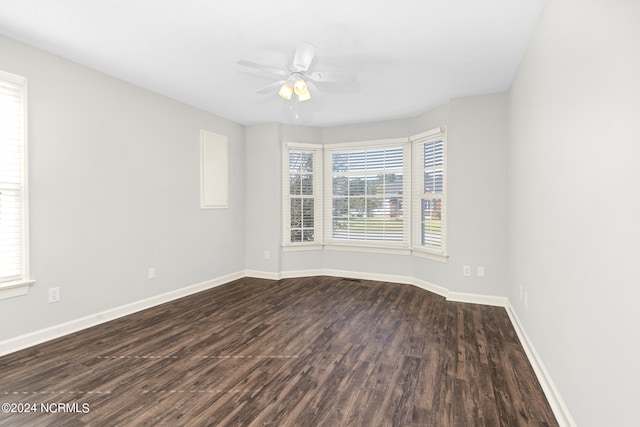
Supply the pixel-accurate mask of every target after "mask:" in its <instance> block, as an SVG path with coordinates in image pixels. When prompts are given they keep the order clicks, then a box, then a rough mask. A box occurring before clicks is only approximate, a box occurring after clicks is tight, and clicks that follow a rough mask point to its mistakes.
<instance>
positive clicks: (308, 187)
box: [301, 175, 313, 196]
mask: <svg viewBox="0 0 640 427" xmlns="http://www.w3.org/2000/svg"><path fill="white" fill-rule="evenodd" d="M301 181H302V182H301V187H302V188H301V192H302V194H303V195H305V196H312V195H313V176H312V175H302V176H301Z"/></svg>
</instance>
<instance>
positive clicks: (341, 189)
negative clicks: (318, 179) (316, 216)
mask: <svg viewBox="0 0 640 427" xmlns="http://www.w3.org/2000/svg"><path fill="white" fill-rule="evenodd" d="M347 182H348V180H347V177H345V176H334V177H333V195H334V196H346V195H347V194H348V187H347Z"/></svg>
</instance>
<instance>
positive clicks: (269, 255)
mask: <svg viewBox="0 0 640 427" xmlns="http://www.w3.org/2000/svg"><path fill="white" fill-rule="evenodd" d="M269 258H271V254H270V253H269V251H264V259H269Z"/></svg>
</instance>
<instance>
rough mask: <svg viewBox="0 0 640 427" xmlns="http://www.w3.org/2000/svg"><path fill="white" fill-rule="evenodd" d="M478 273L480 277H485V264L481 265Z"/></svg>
mask: <svg viewBox="0 0 640 427" xmlns="http://www.w3.org/2000/svg"><path fill="white" fill-rule="evenodd" d="M476 273H477V275H478V277H484V265H479V266H478V271H477V272H476Z"/></svg>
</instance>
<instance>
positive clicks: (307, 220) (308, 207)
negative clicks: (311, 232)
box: [302, 199, 314, 228]
mask: <svg viewBox="0 0 640 427" xmlns="http://www.w3.org/2000/svg"><path fill="white" fill-rule="evenodd" d="M313 215H314V200H313V199H303V200H302V227H304V228H313V223H314V221H313Z"/></svg>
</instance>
